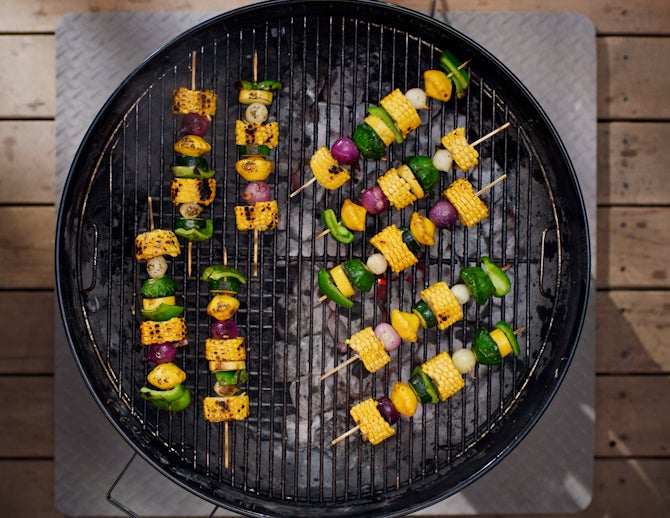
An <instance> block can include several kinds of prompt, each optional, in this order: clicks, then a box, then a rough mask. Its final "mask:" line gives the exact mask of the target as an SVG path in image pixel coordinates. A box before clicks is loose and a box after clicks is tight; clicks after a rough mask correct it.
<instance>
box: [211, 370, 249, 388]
mask: <svg viewBox="0 0 670 518" xmlns="http://www.w3.org/2000/svg"><path fill="white" fill-rule="evenodd" d="M215 376H216V381H217V382H219V383H220V384H221V385H239V384H240V383H246V381H247V371H246V369H241V370H238V371H218V372H217V373H216V374H215Z"/></svg>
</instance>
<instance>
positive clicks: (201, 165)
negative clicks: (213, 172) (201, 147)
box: [175, 154, 210, 171]
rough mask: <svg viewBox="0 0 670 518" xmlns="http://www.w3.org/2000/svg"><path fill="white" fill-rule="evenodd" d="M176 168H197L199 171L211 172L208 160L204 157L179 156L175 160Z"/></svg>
mask: <svg viewBox="0 0 670 518" xmlns="http://www.w3.org/2000/svg"><path fill="white" fill-rule="evenodd" d="M175 165H176V166H183V167H196V168H197V169H198V170H199V171H209V170H210V169H209V164H208V163H207V159H206V158H205V157H202V156H187V155H179V154H178V155H177V158H176V159H175Z"/></svg>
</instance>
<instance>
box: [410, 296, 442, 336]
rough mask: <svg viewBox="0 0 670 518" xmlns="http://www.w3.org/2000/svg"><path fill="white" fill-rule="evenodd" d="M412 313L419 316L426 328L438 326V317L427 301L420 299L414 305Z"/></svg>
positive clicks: (422, 325) (420, 321)
mask: <svg viewBox="0 0 670 518" xmlns="http://www.w3.org/2000/svg"><path fill="white" fill-rule="evenodd" d="M412 313H414V314H415V315H416V316H417V317H419V323H420V324H421V327H423V328H424V329H431V328H433V327H435V326H437V317H436V316H435V313H433V310H432V309H430V307H429V306H428V304H427V303H426V302H425V301H423V300H419V301H417V302H415V303H414V305H413V306H412Z"/></svg>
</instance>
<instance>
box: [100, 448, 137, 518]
mask: <svg viewBox="0 0 670 518" xmlns="http://www.w3.org/2000/svg"><path fill="white" fill-rule="evenodd" d="M136 456H137V453H133V456H132V457H130V460H129V461H128V462H127V463H126V465H125V466H124V467H123V469H122V470H121V472H120V473H119V476H118V477H116V479H115V480H114V482H112V485H111V486H110V487H109V489H108V490H107V495H106V499H107V501H108V502H109V503H110V504H112V505H113V506H114V507H116V508H117V509H119V510H120V511H122V512H123V513H125V514H126V515H127V516H130V518H141V517H140V516H139V515H138V514H135V513H134V512H133V511H131V510H130V509H128V508H127V507H126V506H125V505H123V504H122V503H121V502H119V501H118V500H115V499H114V497H112V492H113V491H114V489H115V488H116V486H117V484H118V483H119V482H120V481H121V479H122V478H123V476H124V475H125V474H126V471H128V468H129V467H130V465H131V464H132V463H133V461H134V460H135V457H136Z"/></svg>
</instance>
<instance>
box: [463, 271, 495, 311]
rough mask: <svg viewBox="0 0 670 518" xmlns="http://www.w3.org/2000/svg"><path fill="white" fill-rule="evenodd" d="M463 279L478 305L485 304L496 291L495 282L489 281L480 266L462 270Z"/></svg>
mask: <svg viewBox="0 0 670 518" xmlns="http://www.w3.org/2000/svg"><path fill="white" fill-rule="evenodd" d="M461 279H463V282H464V283H465V285H466V286H467V287H468V291H469V292H470V295H472V298H473V299H475V302H477V304H485V303H486V301H487V300H488V299H489V297H491V295H493V294H494V293H495V291H496V289H495V286H494V285H493V282H491V279H489V276H488V275H487V274H486V272H485V271H484V270H483V269H482V268H480V267H479V266H473V267H471V268H463V269H462V270H461Z"/></svg>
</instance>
